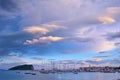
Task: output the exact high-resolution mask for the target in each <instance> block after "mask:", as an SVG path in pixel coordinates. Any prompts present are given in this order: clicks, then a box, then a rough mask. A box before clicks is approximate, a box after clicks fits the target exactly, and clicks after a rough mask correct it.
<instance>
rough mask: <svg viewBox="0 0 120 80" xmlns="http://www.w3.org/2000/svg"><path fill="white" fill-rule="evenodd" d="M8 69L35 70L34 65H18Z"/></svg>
mask: <svg viewBox="0 0 120 80" xmlns="http://www.w3.org/2000/svg"><path fill="white" fill-rule="evenodd" d="M8 70H34V67H33V65H26V64H25V65H18V66H15V67H12V68H9V69H8Z"/></svg>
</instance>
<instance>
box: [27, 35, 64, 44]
mask: <svg viewBox="0 0 120 80" xmlns="http://www.w3.org/2000/svg"><path fill="white" fill-rule="evenodd" d="M63 39H64V38H62V37H57V36H55V37H54V36H48V37H40V38H39V39H33V40H26V42H25V44H37V43H41V44H42V43H45V44H47V43H50V42H57V41H61V40H63Z"/></svg>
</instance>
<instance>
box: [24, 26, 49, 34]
mask: <svg viewBox="0 0 120 80" xmlns="http://www.w3.org/2000/svg"><path fill="white" fill-rule="evenodd" d="M23 31H26V32H30V33H42V34H46V33H48V32H49V30H48V29H46V28H43V27H38V26H32V27H27V28H25V29H24V30H23Z"/></svg>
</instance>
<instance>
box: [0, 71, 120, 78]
mask: <svg viewBox="0 0 120 80" xmlns="http://www.w3.org/2000/svg"><path fill="white" fill-rule="evenodd" d="M25 72H28V71H21V72H20V73H16V71H0V80H116V79H120V73H79V74H73V73H62V74H57V73H56V74H41V73H39V72H36V73H37V74H36V75H31V74H24V73H25Z"/></svg>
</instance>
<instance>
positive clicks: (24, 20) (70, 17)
mask: <svg viewBox="0 0 120 80" xmlns="http://www.w3.org/2000/svg"><path fill="white" fill-rule="evenodd" d="M0 32H1V34H0V56H1V57H3V56H4V57H5V56H10V57H11V58H10V57H7V58H8V59H10V60H12V61H13V62H14V60H17V61H18V62H15V63H12V64H13V65H16V64H18V63H19V64H22V63H24V62H25V61H24V60H23V59H21V58H25V60H26V59H31V58H30V57H32V58H33V57H35V56H37V57H38V58H34V59H32V60H33V63H35V62H36V60H38V62H39V60H40V59H39V58H42V57H44V58H45V57H47V58H49V59H50V58H55V59H62V58H63V57H64V56H65V57H64V58H66V59H73V58H77V59H84V60H80V61H78V63H80V64H84V65H85V64H86V65H89V64H93V65H96V64H107V63H108V64H109V63H110V62H111V63H114V64H118V62H119V60H118V59H117V58H116V57H118V55H116V56H112V55H107V54H106V55H105V54H104V55H98V52H106V51H107V52H111V51H113V53H114V54H117V53H115V52H114V50H116V49H119V46H120V0H109V2H108V0H19V1H18V0H0ZM93 53H94V54H93ZM111 53H112V52H111ZM88 54H89V56H88ZM13 55H14V57H13ZM28 55H29V56H28ZM15 56H16V57H15ZM59 56H62V57H61V58H60V57H59ZM7 58H5V59H6V60H5V61H6V63H7ZM101 58H102V59H101ZM107 58H110V60H105V59H107ZM89 59H90V60H89ZM19 60H20V62H19ZM5 61H2V62H3V63H1V65H2V64H4V62H5ZM66 61H67V60H66ZM28 62H29V60H28ZM31 62H32V61H31ZM63 62H64V61H63ZM67 62H68V63H74V62H72V61H71V60H68V61H67ZM6 63H5V64H4V65H8V64H9V65H10V63H8V64H6ZM39 63H40V62H39Z"/></svg>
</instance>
